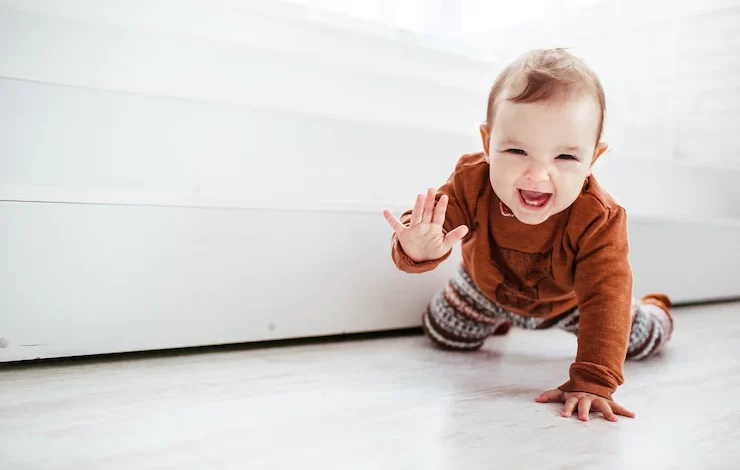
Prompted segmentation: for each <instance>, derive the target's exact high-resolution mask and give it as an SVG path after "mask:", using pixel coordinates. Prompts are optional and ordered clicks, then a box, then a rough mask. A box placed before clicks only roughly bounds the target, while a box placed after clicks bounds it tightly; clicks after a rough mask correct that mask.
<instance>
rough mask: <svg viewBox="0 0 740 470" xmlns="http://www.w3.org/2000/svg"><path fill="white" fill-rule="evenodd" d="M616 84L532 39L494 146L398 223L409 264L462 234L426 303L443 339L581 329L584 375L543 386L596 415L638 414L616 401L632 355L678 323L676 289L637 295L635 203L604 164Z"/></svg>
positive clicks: (506, 98)
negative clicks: (602, 173)
mask: <svg viewBox="0 0 740 470" xmlns="http://www.w3.org/2000/svg"><path fill="white" fill-rule="evenodd" d="M604 113H605V98H604V90H603V88H602V86H601V83H600V81H599V79H598V77H597V76H596V74H595V73H594V72H593V71H592V70H591V69H590V68H588V67H587V66H586V65H585V64H584V63H583V62H582V61H581V60H580V59H578V58H576V57H574V56H573V55H571V54H570V53H568V52H566V51H564V50H562V49H550V50H536V51H531V52H529V53H527V54H525V55H523V56H522V57H520V58H519V59H518V60H516V61H515V62H514V63H512V64H511V65H509V66H508V67H507V68H506V69H505V70H503V72H502V73H501V74H500V75H499V76H498V78H497V79H496V81H495V83H494V84H493V87H492V88H491V91H490V95H489V98H488V111H487V114H486V121H485V122H484V123H483V124H482V125H481V126H480V134H481V137H482V140H483V151H482V152H480V153H474V154H467V155H463V156H462V157H461V158H460V159H459V161H458V162H457V165H456V167H455V170H454V172H453V173H452V175H451V176H450V178H449V179H448V180H447V182H446V183H445V184H444V185H442V186H441V187H440V188H439V190H437V191H435V190H434V189H429V190H428V192H427V193H426V195H423V194H419V195H418V197H417V198H416V204H415V206H414V208H413V210H409V211H407V212H405V213H404V214H403V215H402V216H401V218H400V220H398V219H396V218H395V217H394V216H393V215H392V214H391V213H390V212H389V211H387V210H386V211H384V216H385V218H386V220H387V221H388V223H389V224H390V225H391V227H392V228H393V231H394V233H393V238H392V257H393V261H394V263H395V264H396V266H397V267H398V268H399V269H400V270H402V271H405V272H408V273H421V272H425V271H429V270H431V269H434V268H435V267H436V266H438V265H439V264H440V263H441V262H442V261H444V260H445V259H446V258H447V257H448V256H449V255H450V251H451V249H452V247H453V245H454V244H455V243H456V242H458V241H460V240H462V259H463V262H462V265H461V266H460V267H459V269H458V270H457V272H456V274H455V276H454V277H453V278H452V279H451V280H450V281H449V282H448V284H447V285H446V287H445V288H444V289H443V290H441V291H440V292H439V293H438V294H437V295H436V296H434V298H432V300H431V302H430V303H429V305H428V307H427V308H426V309H425V311H424V314H423V325H424V329H425V331H426V333H427V335H428V336H429V337H430V338H431V339H432V340H433V341H434V343H436V344H437V345H439V346H441V347H444V348H448V349H454V350H476V349H479V348H480V347H481V346H482V345H483V342H484V341H485V340H486V338H488V337H489V336H495V335H504V334H506V333H507V332H508V330H509V328H510V327H511V326H512V325H513V326H515V327H520V328H527V329H536V330H539V329H545V328H552V327H556V328H561V329H563V330H565V331H568V332H571V333H573V334H575V335H577V336H578V351H577V354H576V359H575V362H574V363H573V364H572V365H571V367H570V380H568V381H567V382H565V383H564V384H563V385H561V386H560V387H558V388H557V389H555V390H550V391H547V392H544V393H543V394H542V395H540V396H539V397H537V401H538V402H540V403H546V402H549V401H560V402H564V403H565V405H564V407H563V412H562V415H563V416H565V417H570V416H572V414H573V413H574V411H575V410H578V415H579V418H580V419H581V420H588V416H589V412H590V410H591V409H592V408H593V409H594V410H595V411H596V410H598V411H600V412H601V413H602V414H603V415H604V417H605V418H606V419H608V420H610V421H616V419H617V417H616V415H622V416H628V417H634V413H632V412H631V411H628V410H627V409H625V408H624V407H623V406H621V405H619V404H618V403H615V402H614V401H613V400H612V394H613V393H614V392H615V390H616V388H617V387H618V386H619V385H621V384H622V383H623V382H624V377H623V374H622V366H623V364H624V361H625V359H634V360H639V359H644V358H647V357H649V356H651V355H653V354H655V353H656V352H657V351H658V350H659V349H660V348H661V347H662V346H663V344H664V343H665V342H666V341H668V339H669V338H670V336H671V333H672V331H673V319H672V317H671V315H670V313H669V309H670V301H669V299H668V298H667V297H666V296H664V295H660V294H655V295H648V296H645V297H643V298H642V300H641V301H640V302H635V301H634V300H633V298H632V271H631V267H630V263H629V259H628V250H629V247H628V238H627V214H626V213H625V210H624V208H622V207H621V206H620V205H619V204H618V203H617V202H616V201H614V199H612V198H611V197H610V196H609V194H608V193H607V192H606V190H605V189H604V188H602V187H601V186H600V185H599V183H598V182H597V180H596V178H594V176H593V175H592V174H591V168H592V166H593V164H594V162H595V161H596V160H597V159H598V158H599V157H600V156H601V155H603V154H604V152H605V151H606V149H607V146H606V144H605V143H603V142H601V136H602V128H603V124H604Z"/></svg>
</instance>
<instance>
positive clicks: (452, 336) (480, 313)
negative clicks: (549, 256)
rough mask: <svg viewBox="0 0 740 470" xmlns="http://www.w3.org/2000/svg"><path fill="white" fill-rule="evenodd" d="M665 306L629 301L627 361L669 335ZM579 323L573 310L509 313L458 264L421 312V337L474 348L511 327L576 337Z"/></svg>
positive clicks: (670, 325)
mask: <svg viewBox="0 0 740 470" xmlns="http://www.w3.org/2000/svg"><path fill="white" fill-rule="evenodd" d="M658 304H660V305H663V306H664V308H661V307H660V306H659V305H658ZM669 306H670V302H669V301H668V299H667V298H663V299H658V302H647V301H645V302H639V303H638V302H635V303H634V305H633V320H632V330H631V331H630V336H629V345H628V348H627V359H632V360H641V359H645V358H647V357H650V356H652V355H653V354H655V353H656V352H658V351H659V350H660V348H661V346H663V344H665V342H666V341H668V339H669V338H670V337H671V334H672V332H673V319H672V318H671V316H670V313H668V311H667V310H668V307H669ZM579 319H580V312H579V311H578V309H577V308H576V309H573V310H571V311H569V312H566V313H564V314H562V315H559V316H557V317H555V318H551V319H547V320H543V319H541V318H532V317H525V316H522V315H518V314H515V313H512V312H509V311H507V310H505V309H503V308H501V307H500V306H499V305H498V304H496V303H494V302H492V301H491V300H490V299H488V298H487V297H486V296H485V295H484V294H483V293H481V291H480V290H478V288H477V287H476V286H475V284H473V282H472V280H471V279H470V276H469V275H468V273H467V272H466V271H465V269H464V268H463V267H462V266H460V268H459V269H458V271H457V272H456V274H455V275H454V276H453V277H452V279H450V281H449V282H448V283H447V286H445V288H444V289H443V290H441V291H440V292H438V293H437V294H436V295H435V296H434V297H433V298H432V301H431V302H430V303H429V305H428V306H427V308H426V309H425V311H424V317H423V325H424V330H425V332H426V334H427V335H428V336H429V337H430V338H431V339H432V340H433V341H434V343H436V344H437V345H438V346H440V347H443V348H446V349H455V350H476V349H479V348H480V347H481V346H483V343H484V342H485V340H486V338H488V337H490V336H497V335H504V334H506V333H507V332H508V331H509V329H510V328H511V327H512V326H514V327H517V328H524V329H528V330H542V329H547V328H553V327H554V328H559V329H562V330H565V331H568V332H570V333H573V334H575V335H577V334H578V321H579Z"/></svg>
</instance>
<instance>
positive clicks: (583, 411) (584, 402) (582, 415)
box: [578, 397, 592, 421]
mask: <svg viewBox="0 0 740 470" xmlns="http://www.w3.org/2000/svg"><path fill="white" fill-rule="evenodd" d="M591 402H592V400H591V399H590V398H589V397H581V399H580V400H579V401H578V419H580V420H581V421H588V418H589V413H590V412H591Z"/></svg>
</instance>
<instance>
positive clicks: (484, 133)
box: [480, 122, 491, 161]
mask: <svg viewBox="0 0 740 470" xmlns="http://www.w3.org/2000/svg"><path fill="white" fill-rule="evenodd" d="M480 138H481V140H482V141H483V153H484V154H485V155H486V161H488V151H489V149H490V146H491V134H489V133H488V124H487V123H485V122H484V123H483V124H481V125H480Z"/></svg>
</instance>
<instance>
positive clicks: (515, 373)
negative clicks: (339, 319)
mask: <svg viewBox="0 0 740 470" xmlns="http://www.w3.org/2000/svg"><path fill="white" fill-rule="evenodd" d="M676 324H677V331H676V334H675V336H674V338H673V339H672V341H671V342H670V343H669V345H668V349H667V350H666V352H665V353H664V354H663V355H662V356H659V357H656V358H653V359H652V360H650V361H649V362H644V363H628V366H627V369H626V373H627V383H626V384H625V385H624V386H623V387H621V388H620V390H619V392H618V393H617V395H616V397H615V398H616V399H617V400H618V401H620V402H622V403H623V404H624V405H626V406H628V407H630V408H631V409H633V410H634V411H636V412H637V414H638V416H637V418H636V419H634V420H628V419H621V420H620V421H619V422H618V423H609V422H607V421H605V420H603V419H601V418H600V416H599V415H596V414H594V415H592V416H593V418H594V419H593V420H592V421H589V422H587V423H584V422H580V421H578V420H577V419H576V418H571V419H565V418H562V417H560V416H559V412H560V407H559V406H558V405H540V404H537V403H535V402H534V398H535V397H536V396H537V394H538V393H540V392H541V391H544V390H545V389H548V388H554V387H556V386H557V385H559V384H560V383H562V382H563V381H564V380H565V379H566V374H567V371H568V365H569V364H570V362H571V360H572V358H573V355H574V352H575V344H576V343H575V339H574V338H573V337H571V336H569V335H568V334H566V333H562V332H559V331H547V332H525V331H514V332H513V333H512V334H510V335H509V337H507V338H503V339H501V338H496V339H492V340H490V341H489V342H488V344H487V345H486V347H485V350H483V351H481V352H479V353H473V354H469V353H468V354H466V353H451V352H443V351H438V350H436V349H433V348H431V347H430V345H429V343H428V341H427V340H426V339H425V338H423V337H421V336H410V337H400V338H390V339H374V340H364V341H353V342H340V343H333V344H312V345H301V346H290V347H280V348H268V349H242V350H230V351H220V352H208V353H202V352H201V353H196V354H177V355H171V354H170V355H159V356H152V357H144V358H142V357H135V358H126V359H120V358H119V359H115V360H106V361H101V360H95V361H77V362H72V363H51V364H43V363H41V364H33V365H31V366H23V367H18V366H10V367H8V366H4V367H0V468H1V469H3V470H26V469H29V470H30V469H34V470H35V469H74V470H84V469H106V470H115V469H136V470H144V469H213V470H220V469H250V470H252V469H294V468H309V469H313V468H317V469H318V468H321V469H350V468H351V469H397V468H403V469H489V468H502V469H519V468H521V469H538V470H539V469H550V468H558V469H591V468H598V469H604V470H608V469H636V468H650V469H651V470H656V469H663V468H665V469H676V468H686V469H692V470H693V469H719V468H723V469H731V468H733V469H737V468H740V398H738V397H740V341H738V338H739V337H740V304H725V305H717V306H708V307H701V308H689V309H681V310H679V311H677V312H676Z"/></svg>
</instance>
